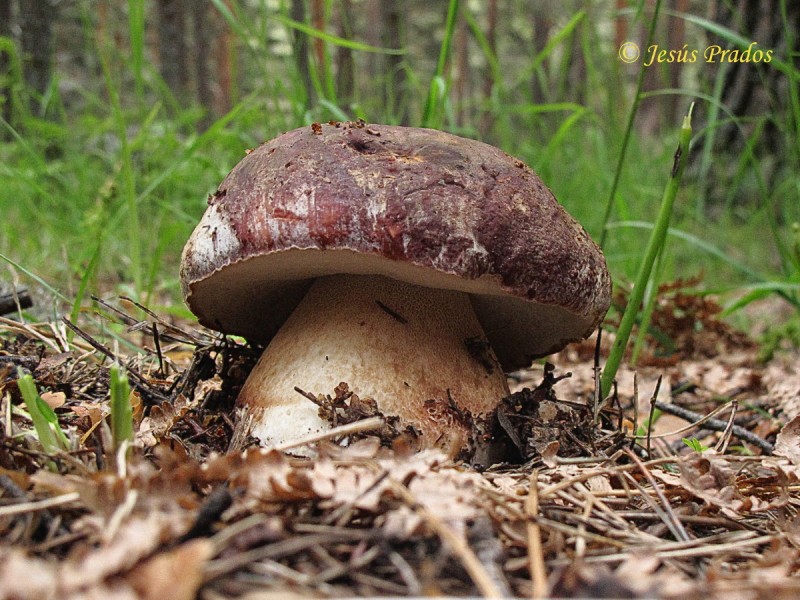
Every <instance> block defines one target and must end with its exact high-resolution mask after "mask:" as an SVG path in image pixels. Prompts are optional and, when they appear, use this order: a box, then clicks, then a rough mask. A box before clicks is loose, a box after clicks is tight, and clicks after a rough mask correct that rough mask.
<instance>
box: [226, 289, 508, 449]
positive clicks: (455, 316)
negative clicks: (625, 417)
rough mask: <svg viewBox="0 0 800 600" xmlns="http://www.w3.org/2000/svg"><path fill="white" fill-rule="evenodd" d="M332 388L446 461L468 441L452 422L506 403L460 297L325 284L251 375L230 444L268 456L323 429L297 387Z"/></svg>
mask: <svg viewBox="0 0 800 600" xmlns="http://www.w3.org/2000/svg"><path fill="white" fill-rule="evenodd" d="M340 382H345V383H347V384H348V386H349V388H350V390H352V391H353V392H354V393H355V394H358V396H360V397H361V398H373V399H374V400H375V401H376V402H377V405H378V408H379V410H380V411H381V413H382V414H384V415H386V416H390V415H393V416H397V417H399V418H400V423H401V425H404V426H405V425H411V426H413V427H414V428H415V429H417V430H418V432H419V433H420V434H421V437H420V442H421V445H422V446H425V447H440V448H443V449H445V450H447V451H448V452H450V453H451V454H456V453H457V452H458V451H459V450H461V447H460V446H461V445H463V443H464V442H465V441H466V438H467V435H468V433H469V432H468V428H469V424H468V419H467V420H466V421H465V420H464V419H463V415H462V414H460V413H469V414H471V415H472V416H478V415H482V414H485V413H487V412H489V411H490V410H492V409H493V408H494V407H495V406H496V405H497V404H498V403H499V401H500V400H501V398H503V397H504V396H505V395H507V394H508V385H507V383H506V379H505V376H504V374H503V371H502V369H501V368H500V366H499V364H498V363H497V359H496V358H495V356H494V353H493V351H492V350H491V348H490V347H489V346H488V342H485V336H484V332H483V330H482V328H481V326H480V324H479V322H478V319H477V317H476V316H475V313H474V312H473V309H472V303H471V301H470V298H469V296H468V295H467V294H465V293H463V292H458V291H453V290H443V289H434V288H428V287H421V286H416V285H410V284H407V283H403V282H400V281H396V280H393V279H389V278H386V277H379V276H371V275H333V276H329V277H322V278H319V279H317V280H316V281H315V282H314V283H313V284H312V286H311V288H310V289H309V291H308V293H307V294H306V296H305V298H304V299H303V301H302V302H301V303H300V305H298V307H297V308H296V309H295V311H294V312H293V313H292V315H291V316H290V317H289V319H288V320H287V321H286V323H285V324H284V326H283V327H282V328H281V329H280V331H278V333H277V334H276V335H275V337H274V338H273V339H272V341H271V343H270V344H269V346H268V347H267V349H266V350H265V351H264V354H263V355H262V356H261V358H260V359H259V361H258V364H257V365H256V367H255V368H254V369H253V371H252V373H251V374H250V377H249V378H248V380H247V382H246V383H245V385H244V387H243V388H242V391H241V393H240V395H239V398H238V404H239V407H240V409H241V412H240V414H239V420H238V424H237V427H239V431H237V434H238V435H237V437H238V436H241V435H246V434H250V435H252V436H254V437H257V438H259V439H260V440H261V443H262V444H264V445H267V446H271V445H276V444H283V443H286V442H289V441H291V440H293V439H296V438H298V437H302V436H306V435H308V434H309V433H313V432H317V431H323V430H325V429H327V428H328V423H327V422H326V421H323V420H322V419H321V418H320V417H319V415H318V408H317V406H315V405H314V404H313V403H312V402H310V401H309V400H308V399H305V398H303V397H302V396H301V395H300V394H298V393H297V392H296V391H295V387H299V388H301V389H303V390H306V391H309V392H312V393H314V394H320V393H322V394H330V393H332V392H333V389H334V388H335V387H336V386H337V385H338V384H339V383H340ZM451 399H452V402H453V404H451V402H450V400H451ZM240 439H241V438H240Z"/></svg>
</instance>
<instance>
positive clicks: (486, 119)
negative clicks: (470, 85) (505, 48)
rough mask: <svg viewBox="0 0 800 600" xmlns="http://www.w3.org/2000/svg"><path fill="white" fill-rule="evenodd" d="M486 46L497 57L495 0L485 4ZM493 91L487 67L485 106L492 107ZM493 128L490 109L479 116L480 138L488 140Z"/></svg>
mask: <svg viewBox="0 0 800 600" xmlns="http://www.w3.org/2000/svg"><path fill="white" fill-rule="evenodd" d="M486 44H487V45H488V46H489V49H490V50H491V51H492V54H494V56H495V57H497V0H489V2H487V3H486ZM493 89H494V74H493V73H492V70H491V68H489V65H487V66H486V70H485V71H484V73H483V90H482V93H483V98H484V100H485V103H486V106H491V105H492V90H493ZM492 127H494V115H493V114H492V111H491V109H490V110H486V111H484V112H483V114H482V115H481V120H480V124H479V126H478V129H479V131H480V132H481V138H483V139H488V138H489V136H490V133H491V131H492Z"/></svg>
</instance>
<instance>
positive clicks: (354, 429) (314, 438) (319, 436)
mask: <svg viewBox="0 0 800 600" xmlns="http://www.w3.org/2000/svg"><path fill="white" fill-rule="evenodd" d="M383 425H384V420H383V418H382V417H370V418H369V419H362V420H361V421H356V422H354V423H348V424H347V425H340V426H339V427H334V428H333V429H329V430H327V431H320V432H319V433H312V434H309V435H307V436H305V437H302V438H299V439H296V440H290V441H288V442H284V443H283V444H277V445H275V446H271V447H270V448H268V450H280V451H281V452H284V451H286V450H290V449H291V448H297V447H298V446H303V445H305V444H313V443H314V442H320V441H322V440H329V439H332V438H335V437H337V436H340V435H350V434H351V433H361V432H362V431H371V430H374V429H380V428H381V427H383Z"/></svg>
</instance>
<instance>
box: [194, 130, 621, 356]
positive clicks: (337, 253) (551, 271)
mask: <svg viewBox="0 0 800 600" xmlns="http://www.w3.org/2000/svg"><path fill="white" fill-rule="evenodd" d="M208 204H209V205H208V209H207V210H206V212H205V214H204V215H203V218H202V219H201V221H200V223H199V224H198V226H197V227H196V228H195V230H194V232H193V233H192V236H191V238H190V239H189V241H188V242H187V244H186V247H185V248H184V250H183V257H182V262H181V284H182V289H183V294H184V298H185V300H186V303H187V304H188V306H189V308H190V309H191V310H192V312H193V313H194V314H195V315H197V317H198V319H199V321H200V323H202V324H203V325H205V326H207V327H211V328H213V329H216V330H219V331H222V332H224V333H229V334H236V335H241V336H243V337H245V338H247V339H249V340H251V341H255V342H264V343H266V342H268V341H269V340H270V339H271V338H272V336H273V335H274V334H275V332H276V331H277V330H278V329H279V328H280V327H281V325H282V324H283V323H284V321H285V320H286V319H287V318H288V316H289V315H290V314H291V312H292V310H293V309H294V308H295V307H296V306H297V304H298V303H299V301H300V300H301V299H302V297H303V296H304V295H305V293H306V291H307V290H308V288H309V286H310V285H311V282H312V281H313V280H314V279H315V278H317V277H320V276H323V275H333V274H338V273H354V274H379V275H383V276H386V277H391V278H394V279H398V280H400V281H406V282H409V283H413V284H415V285H424V286H430V287H439V288H445V289H454V290H460V291H464V292H467V293H469V294H470V297H471V299H472V302H473V306H474V309H475V312H476V314H477V315H478V319H479V320H480V322H481V325H482V326H483V329H484V331H485V332H486V336H487V338H488V341H489V343H490V344H491V345H492V347H493V348H494V350H495V353H496V355H497V357H498V359H499V361H500V363H501V365H502V366H503V368H504V369H505V370H506V371H509V370H513V369H515V368H519V367H523V366H527V365H529V364H530V361H531V360H532V359H534V358H537V357H541V356H545V355H547V354H550V353H552V352H555V351H557V350H559V349H561V348H563V347H564V346H565V345H566V344H568V343H569V342H572V341H576V340H579V339H583V338H585V337H586V336H588V335H589V334H591V332H592V331H593V330H594V329H595V328H596V327H597V325H598V324H599V323H600V321H601V320H602V318H603V316H604V315H605V313H606V311H607V310H608V306H609V304H610V296H611V281H610V277H609V274H608V270H607V267H606V263H605V259H604V257H603V254H602V252H601V251H600V249H599V248H598V246H597V245H596V244H595V243H594V242H593V241H592V240H591V239H590V237H589V235H588V234H587V233H586V231H585V230H584V229H583V228H582V227H581V226H580V225H579V224H578V223H577V222H576V221H575V220H574V219H573V218H572V217H571V216H570V215H569V214H568V213H567V212H566V211H565V210H564V209H563V208H562V207H561V206H560V205H559V204H558V202H557V201H556V199H555V198H554V197H553V194H552V193H551V192H550V190H549V189H548V188H547V187H546V186H545V185H544V183H542V181H541V180H540V179H539V177H538V176H537V175H536V174H535V173H534V172H533V171H532V170H531V169H530V168H528V167H527V166H525V165H524V164H523V163H522V162H520V161H519V160H516V159H515V158H513V157H511V156H509V155H508V154H506V153H504V152H502V151H501V150H499V149H497V148H495V147H493V146H490V145H488V144H484V143H482V142H478V141H475V140H471V139H466V138H462V137H458V136H455V135H452V134H449V133H444V132H441V131H436V130H432V129H419V128H411V127H397V126H390V125H364V124H363V122H359V123H333V124H328V125H319V124H315V125H314V126H312V127H303V128H300V129H295V130H293V131H289V132H288V133H284V134H283V135H280V136H278V137H277V138H275V139H273V140H271V141H269V142H267V143H265V144H262V145H261V146H259V147H258V148H256V149H255V150H253V151H252V152H249V153H248V155H247V156H246V157H245V158H244V159H243V160H242V161H241V162H239V164H238V165H236V166H235V167H234V169H233V170H232V171H231V172H230V174H229V175H228V176H227V177H226V178H225V180H224V181H223V182H222V184H221V185H220V186H219V188H218V190H217V192H216V193H215V194H213V195H212V196H211V197H210V198H209V202H208Z"/></svg>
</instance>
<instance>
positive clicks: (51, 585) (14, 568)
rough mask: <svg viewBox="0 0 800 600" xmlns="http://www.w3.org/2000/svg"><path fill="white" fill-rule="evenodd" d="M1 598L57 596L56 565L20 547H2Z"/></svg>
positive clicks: (0, 565) (12, 599)
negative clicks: (31, 554)
mask: <svg viewBox="0 0 800 600" xmlns="http://www.w3.org/2000/svg"><path fill="white" fill-rule="evenodd" d="M0 582H1V583H2V585H0V600H18V599H20V598H42V599H50V598H57V597H58V592H57V576H56V569H55V567H54V566H53V565H52V564H50V563H48V562H46V561H44V560H42V559H40V558H36V557H33V556H29V555H28V554H27V553H25V551H24V550H20V549H18V548H0Z"/></svg>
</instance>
